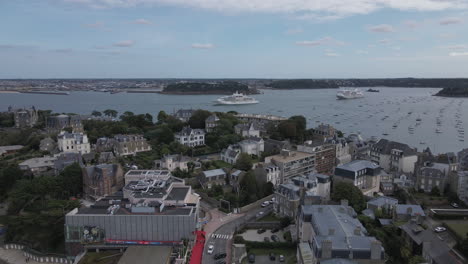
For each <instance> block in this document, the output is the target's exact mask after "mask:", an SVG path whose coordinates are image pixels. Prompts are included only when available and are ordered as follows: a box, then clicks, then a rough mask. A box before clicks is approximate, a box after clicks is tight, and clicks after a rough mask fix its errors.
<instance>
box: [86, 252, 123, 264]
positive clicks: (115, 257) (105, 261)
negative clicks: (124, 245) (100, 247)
mask: <svg viewBox="0 0 468 264" xmlns="http://www.w3.org/2000/svg"><path fill="white" fill-rule="evenodd" d="M121 257H122V253H120V252H119V251H102V252H99V253H96V252H88V253H87V254H86V255H85V256H84V257H83V258H82V259H81V260H80V262H79V263H78V264H117V263H118V262H119V259H120V258H121Z"/></svg>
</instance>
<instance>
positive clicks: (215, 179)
mask: <svg viewBox="0 0 468 264" xmlns="http://www.w3.org/2000/svg"><path fill="white" fill-rule="evenodd" d="M226 177H227V173H226V171H224V170H223V169H215V170H207V171H204V172H202V173H201V174H200V175H199V176H198V181H199V182H200V184H201V186H202V187H203V188H204V189H211V188H212V187H213V186H215V185H221V186H224V185H226Z"/></svg>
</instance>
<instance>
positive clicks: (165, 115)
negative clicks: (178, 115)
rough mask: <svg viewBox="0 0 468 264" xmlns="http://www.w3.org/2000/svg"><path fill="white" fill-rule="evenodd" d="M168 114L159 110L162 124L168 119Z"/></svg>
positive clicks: (159, 118) (159, 120)
mask: <svg viewBox="0 0 468 264" xmlns="http://www.w3.org/2000/svg"><path fill="white" fill-rule="evenodd" d="M167 117H168V115H167V114H166V112H164V111H159V113H158V123H159V124H162V123H165V122H166V120H167Z"/></svg>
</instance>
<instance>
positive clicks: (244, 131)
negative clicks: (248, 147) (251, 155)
mask: <svg viewBox="0 0 468 264" xmlns="http://www.w3.org/2000/svg"><path fill="white" fill-rule="evenodd" d="M234 129H235V132H236V134H238V135H241V136H243V137H260V129H259V128H258V127H257V125H256V124H255V123H250V124H238V125H236V126H235V127H234Z"/></svg>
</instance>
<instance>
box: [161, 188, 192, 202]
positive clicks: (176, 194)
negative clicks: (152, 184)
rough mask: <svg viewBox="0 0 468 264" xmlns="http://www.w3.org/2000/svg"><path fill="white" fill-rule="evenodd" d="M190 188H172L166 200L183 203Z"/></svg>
mask: <svg viewBox="0 0 468 264" xmlns="http://www.w3.org/2000/svg"><path fill="white" fill-rule="evenodd" d="M189 190H190V187H188V186H187V187H174V188H172V190H171V192H170V193H169V194H168V195H167V198H166V200H178V201H183V200H184V199H185V196H187V193H188V192H189Z"/></svg>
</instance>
